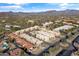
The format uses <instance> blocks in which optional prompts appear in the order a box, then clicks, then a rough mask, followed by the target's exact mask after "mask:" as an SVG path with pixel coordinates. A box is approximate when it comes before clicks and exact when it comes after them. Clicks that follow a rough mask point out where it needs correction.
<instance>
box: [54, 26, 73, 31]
mask: <svg viewBox="0 0 79 59" xmlns="http://www.w3.org/2000/svg"><path fill="white" fill-rule="evenodd" d="M72 28H73V26H71V25H64V26H61V27H58V28H55V29H54V30H55V31H60V30H68V29H72Z"/></svg>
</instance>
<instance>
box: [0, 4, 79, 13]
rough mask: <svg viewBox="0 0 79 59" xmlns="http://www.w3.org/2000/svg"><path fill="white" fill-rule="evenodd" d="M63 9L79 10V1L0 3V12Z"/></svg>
mask: <svg viewBox="0 0 79 59" xmlns="http://www.w3.org/2000/svg"><path fill="white" fill-rule="evenodd" d="M65 9H74V10H79V3H23V4H15V3H0V12H7V11H13V12H42V11H48V10H58V11H59V10H65Z"/></svg>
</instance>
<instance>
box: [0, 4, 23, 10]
mask: <svg viewBox="0 0 79 59" xmlns="http://www.w3.org/2000/svg"><path fill="white" fill-rule="evenodd" d="M0 8H4V9H5V8H8V9H10V8H11V9H14V8H22V7H21V6H17V5H16V6H0Z"/></svg>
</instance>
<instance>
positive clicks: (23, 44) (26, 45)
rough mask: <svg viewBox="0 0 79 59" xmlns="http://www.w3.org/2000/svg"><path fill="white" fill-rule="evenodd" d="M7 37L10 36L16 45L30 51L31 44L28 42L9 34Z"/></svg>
mask: <svg viewBox="0 0 79 59" xmlns="http://www.w3.org/2000/svg"><path fill="white" fill-rule="evenodd" d="M9 36H10V37H11V38H12V39H15V41H16V43H18V44H20V45H21V46H22V47H24V48H28V49H30V48H32V47H33V44H32V43H30V42H28V41H26V40H24V39H22V38H20V37H18V36H17V35H15V34H10V35H9Z"/></svg>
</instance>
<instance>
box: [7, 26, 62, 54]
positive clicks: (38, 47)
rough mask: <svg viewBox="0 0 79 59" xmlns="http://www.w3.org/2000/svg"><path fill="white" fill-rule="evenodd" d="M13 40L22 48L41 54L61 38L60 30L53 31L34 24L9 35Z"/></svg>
mask: <svg viewBox="0 0 79 59" xmlns="http://www.w3.org/2000/svg"><path fill="white" fill-rule="evenodd" d="M8 36H9V37H10V38H11V39H10V40H11V41H12V40H15V41H16V43H17V44H19V45H21V47H22V48H26V49H27V51H28V52H31V53H32V54H35V55H37V54H39V53H41V52H42V51H44V50H45V49H46V48H48V47H49V46H50V45H53V44H55V43H56V42H58V41H59V40H60V36H61V34H60V32H59V31H51V30H47V29H46V28H43V27H39V26H34V27H30V28H26V29H22V30H18V31H16V32H13V33H11V34H9V35H8Z"/></svg>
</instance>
